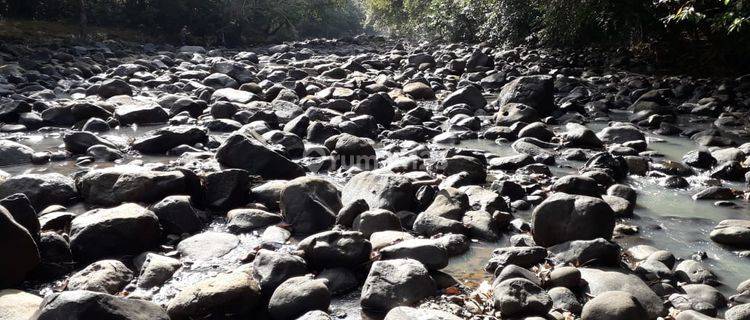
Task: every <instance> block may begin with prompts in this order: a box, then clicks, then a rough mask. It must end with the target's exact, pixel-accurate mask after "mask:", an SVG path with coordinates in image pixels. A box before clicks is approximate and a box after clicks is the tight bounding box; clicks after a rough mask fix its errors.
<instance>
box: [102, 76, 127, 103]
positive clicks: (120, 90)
mask: <svg viewBox="0 0 750 320" xmlns="http://www.w3.org/2000/svg"><path fill="white" fill-rule="evenodd" d="M97 94H98V95H99V96H100V97H102V98H104V99H108V98H111V97H114V96H119V95H126V96H132V95H133V89H132V88H131V87H130V85H129V84H128V83H127V82H125V81H122V80H120V79H110V80H106V81H104V82H102V83H101V84H100V85H99V89H98V90H97Z"/></svg>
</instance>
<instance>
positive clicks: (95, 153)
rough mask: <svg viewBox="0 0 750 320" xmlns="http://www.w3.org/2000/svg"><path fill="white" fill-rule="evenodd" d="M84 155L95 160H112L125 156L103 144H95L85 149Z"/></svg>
mask: <svg viewBox="0 0 750 320" xmlns="http://www.w3.org/2000/svg"><path fill="white" fill-rule="evenodd" d="M86 155H87V156H89V157H91V158H93V159H94V160H96V161H105V162H113V161H115V160H118V159H122V158H124V157H125V154H123V153H122V152H120V150H117V149H114V148H110V147H108V146H105V145H103V144H96V145H93V146H91V147H89V148H88V149H86Z"/></svg>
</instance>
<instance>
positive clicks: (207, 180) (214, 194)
mask: <svg viewBox="0 0 750 320" xmlns="http://www.w3.org/2000/svg"><path fill="white" fill-rule="evenodd" d="M249 191H250V175H249V174H248V172H247V171H245V170H242V169H226V170H222V171H219V172H212V173H209V174H207V175H205V176H204V177H203V197H201V198H200V200H201V202H202V204H203V205H204V206H206V207H208V208H209V209H211V210H219V211H223V210H229V209H232V208H237V207H240V206H242V205H244V204H246V203H247V194H248V193H249Z"/></svg>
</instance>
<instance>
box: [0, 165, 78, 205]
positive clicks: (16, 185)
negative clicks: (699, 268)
mask: <svg viewBox="0 0 750 320" xmlns="http://www.w3.org/2000/svg"><path fill="white" fill-rule="evenodd" d="M16 193H23V194H24V195H26V197H28V198H29V201H31V204H32V205H33V206H34V209H36V210H42V209H44V208H46V207H48V206H50V205H53V204H60V205H67V204H71V203H74V202H75V199H76V198H77V197H78V193H77V192H76V186H75V183H74V182H73V179H71V178H68V177H66V176H64V175H62V174H59V173H42V174H37V173H27V174H22V175H17V176H13V177H10V178H8V179H6V180H5V181H0V198H5V197H7V196H10V195H13V194H16Z"/></svg>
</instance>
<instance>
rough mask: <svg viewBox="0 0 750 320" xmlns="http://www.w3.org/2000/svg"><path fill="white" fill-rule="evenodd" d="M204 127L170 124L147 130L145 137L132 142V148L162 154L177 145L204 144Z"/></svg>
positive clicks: (205, 133) (142, 151) (206, 139)
mask: <svg viewBox="0 0 750 320" xmlns="http://www.w3.org/2000/svg"><path fill="white" fill-rule="evenodd" d="M207 142H208V133H207V132H206V129H203V128H200V127H196V126H172V127H166V128H163V129H159V130H155V131H152V132H149V134H148V136H147V137H144V138H140V139H137V140H135V142H133V149H135V150H138V151H140V152H141V153H145V154H164V153H166V152H167V151H169V150H171V149H173V148H175V147H177V146H179V145H183V144H186V145H195V144H198V143H202V144H205V143H207Z"/></svg>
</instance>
